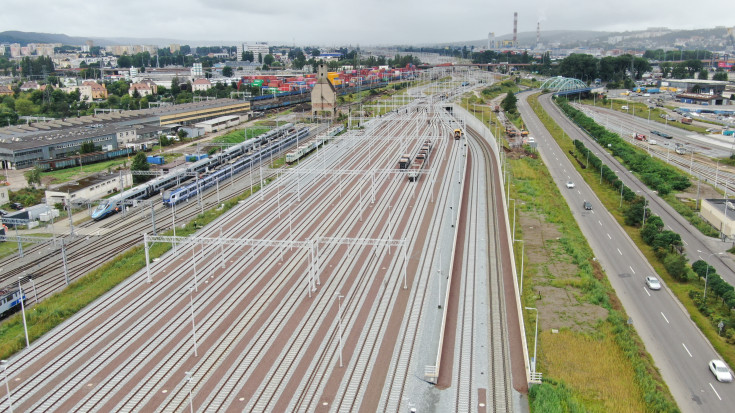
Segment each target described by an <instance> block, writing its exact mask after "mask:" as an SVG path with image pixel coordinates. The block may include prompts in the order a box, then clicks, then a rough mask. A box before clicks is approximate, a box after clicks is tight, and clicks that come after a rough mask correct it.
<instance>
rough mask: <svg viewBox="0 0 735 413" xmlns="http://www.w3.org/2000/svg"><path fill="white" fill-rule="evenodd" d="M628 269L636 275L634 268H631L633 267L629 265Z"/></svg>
mask: <svg viewBox="0 0 735 413" xmlns="http://www.w3.org/2000/svg"><path fill="white" fill-rule="evenodd" d="M628 268H630V270H631V271H633V274H635V270H634V269H633V267H631V266H630V265H629V266H628Z"/></svg>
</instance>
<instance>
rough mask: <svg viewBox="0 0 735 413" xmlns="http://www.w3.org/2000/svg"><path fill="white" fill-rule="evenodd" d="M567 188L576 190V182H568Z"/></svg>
mask: <svg viewBox="0 0 735 413" xmlns="http://www.w3.org/2000/svg"><path fill="white" fill-rule="evenodd" d="M567 188H569V189H572V188H574V182H572V181H567Z"/></svg>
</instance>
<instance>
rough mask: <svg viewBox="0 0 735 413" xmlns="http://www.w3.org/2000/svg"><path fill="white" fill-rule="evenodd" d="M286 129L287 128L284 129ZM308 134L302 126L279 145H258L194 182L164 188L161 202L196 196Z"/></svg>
mask: <svg viewBox="0 0 735 413" xmlns="http://www.w3.org/2000/svg"><path fill="white" fill-rule="evenodd" d="M286 130H288V129H286ZM308 135H309V129H308V128H302V129H299V130H298V131H295V132H293V133H291V134H289V135H287V136H286V137H285V138H284V140H283V142H282V143H281V144H279V145H268V146H264V147H262V148H261V147H258V149H257V151H254V152H253V153H250V154H248V155H245V156H242V157H241V158H238V159H237V160H235V161H233V162H231V163H228V164H227V165H225V166H224V167H222V168H220V169H217V170H215V171H213V172H210V173H209V174H206V175H203V176H201V177H199V179H197V180H196V181H195V182H190V183H187V184H184V185H181V186H179V187H177V188H173V189H170V190H166V191H164V192H163V204H164V205H166V206H172V205H176V204H177V203H179V202H183V201H186V200H187V199H190V198H193V197H195V196H197V194H199V193H200V192H203V191H204V190H206V189H207V188H210V187H212V186H213V185H216V184H217V182H220V181H223V180H225V179H228V178H230V177H232V176H235V175H237V174H239V173H240V172H242V171H244V170H245V169H248V168H250V167H251V166H252V165H253V163H254V162H255V161H256V160H259V159H262V158H266V157H268V156H270V155H271V154H272V153H276V152H277V151H279V150H280V149H281V148H282V147H283V146H289V145H291V144H293V143H295V142H296V140H297V139H304V138H306V137H307V136H308Z"/></svg>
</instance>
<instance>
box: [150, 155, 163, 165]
mask: <svg viewBox="0 0 735 413" xmlns="http://www.w3.org/2000/svg"><path fill="white" fill-rule="evenodd" d="M146 161H148V163H149V164H153V165H163V164H164V163H165V161H164V160H163V157H162V156H147V157H146Z"/></svg>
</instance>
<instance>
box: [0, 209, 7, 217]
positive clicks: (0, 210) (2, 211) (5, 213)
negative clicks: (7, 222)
mask: <svg viewBox="0 0 735 413" xmlns="http://www.w3.org/2000/svg"><path fill="white" fill-rule="evenodd" d="M5 215H8V211H6V210H4V209H0V217H4V216H5Z"/></svg>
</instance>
